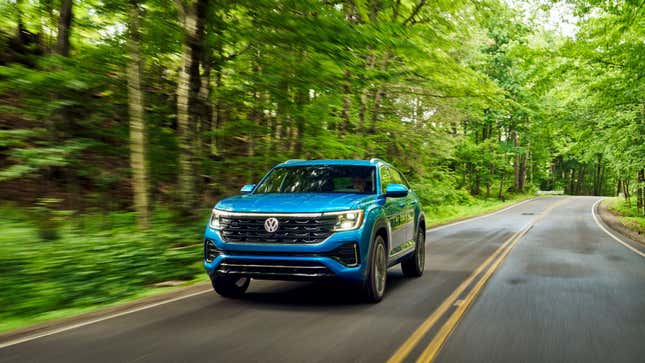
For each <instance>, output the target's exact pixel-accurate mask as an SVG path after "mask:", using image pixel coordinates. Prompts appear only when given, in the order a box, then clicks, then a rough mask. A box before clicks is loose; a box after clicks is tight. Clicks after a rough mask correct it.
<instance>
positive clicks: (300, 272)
mask: <svg viewBox="0 0 645 363" xmlns="http://www.w3.org/2000/svg"><path fill="white" fill-rule="evenodd" d="M217 273H218V274H220V275H240V276H248V277H254V278H258V279H281V280H282V279H285V280H290V279H293V280H301V279H302V280H308V279H316V278H326V277H333V276H334V273H333V272H332V271H331V270H329V268H327V266H325V265H324V264H322V263H319V262H315V261H288V260H252V259H227V260H225V261H223V262H222V263H220V264H219V266H218V268H217Z"/></svg>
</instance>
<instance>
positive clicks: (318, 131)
mask: <svg viewBox="0 0 645 363" xmlns="http://www.w3.org/2000/svg"><path fill="white" fill-rule="evenodd" d="M509 3H510V4H511V5H509ZM509 3H507V2H503V1H496V0H485V1H476V2H471V1H423V0H421V1H413V0H370V1H358V0H346V1H332V2H323V1H318V0H293V1H288V0H287V1H276V0H257V1H228V0H210V1H209V0H175V1H169V0H140V1H135V0H122V1H110V2H101V1H93V0H88V1H71V0H70V1H67V0H58V1H56V0H53V1H52V0H42V1H3V2H2V3H0V11H1V12H2V14H3V17H2V21H1V22H0V34H1V35H2V36H1V39H0V94H1V95H2V96H1V98H0V110H1V117H0V193H1V195H2V200H3V201H12V202H14V203H17V204H18V205H22V206H35V205H39V203H40V204H42V203H43V200H48V201H49V202H48V203H45V204H47V206H48V208H53V209H61V210H72V211H75V212H76V213H82V212H84V211H88V210H92V209H100V210H103V211H106V210H107V211H119V210H134V211H136V214H137V215H138V224H139V225H140V226H141V227H143V228H146V227H147V226H149V225H150V218H151V217H150V215H151V214H150V213H151V211H152V210H154V209H155V208H159V207H168V208H171V209H175V210H176V211H177V212H179V213H180V215H181V216H184V217H186V216H191V215H194V214H195V211H196V210H198V208H204V207H209V206H211V205H212V204H213V202H214V201H215V200H216V199H217V198H219V197H221V196H224V195H228V194H232V193H235V192H236V191H237V189H238V187H239V186H240V185H242V184H245V183H250V182H256V181H257V180H258V178H259V177H260V176H261V175H262V174H263V173H264V172H265V171H266V170H267V169H268V168H269V167H271V166H272V165H274V164H276V163H278V162H281V161H284V160H285V159H290V158H371V157H380V158H383V159H386V160H388V161H391V162H393V163H394V164H395V165H397V166H399V167H400V168H401V169H402V170H403V171H404V172H405V173H406V174H407V175H408V176H410V178H411V179H412V180H413V182H414V184H415V185H416V188H417V189H418V190H419V191H420V192H421V193H420V194H421V197H422V198H424V199H425V200H424V201H425V203H426V204H427V205H428V206H430V207H437V208H440V206H442V205H446V204H451V203H452V204H454V203H459V201H460V200H461V201H463V200H464V198H465V199H466V200H467V199H469V198H472V197H477V198H486V197H489V198H500V199H503V198H506V197H507V194H509V193H511V194H512V193H525V192H528V191H531V190H534V189H536V188H541V189H545V190H564V191H565V192H566V193H569V194H593V195H615V194H616V193H618V192H620V193H624V195H625V196H626V197H627V196H630V195H631V196H636V199H635V201H634V203H636V204H638V207H639V208H640V210H641V211H643V212H645V205H644V203H643V187H644V184H645V181H643V179H644V177H645V176H644V175H643V169H644V168H645V146H644V145H645V140H644V138H645V121H644V118H645V100H644V96H643V95H644V94H645V89H644V86H643V83H644V80H643V64H645V59H644V57H645V49H644V48H645V44H644V43H643V41H642V40H643V36H644V34H643V33H644V31H643V29H645V24H644V20H643V11H644V10H643V6H642V4H640V5H639V4H638V2H633V1H628V0H625V1H612V2H597V1H592V0H590V1H577V2H573V3H571V4H572V9H573V10H574V11H575V16H577V19H578V27H579V29H578V31H577V32H576V33H575V34H574V35H566V34H565V35H563V34H559V33H558V32H556V31H553V30H549V29H546V28H544V27H542V26H539V23H538V22H536V21H535V20H531V19H527V18H526V14H523V13H521V12H520V11H518V10H516V9H515V7H514V6H512V5H513V4H515V2H509ZM532 21H533V22H534V23H532ZM630 200H631V199H630Z"/></svg>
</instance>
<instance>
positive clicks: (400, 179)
mask: <svg viewBox="0 0 645 363" xmlns="http://www.w3.org/2000/svg"><path fill="white" fill-rule="evenodd" d="M390 172H391V173H392V180H394V182H395V183H397V184H403V185H405V186H406V187H408V189H410V185H409V184H408V181H407V180H405V177H404V176H403V174H401V172H400V171H398V170H395V169H391V170H390Z"/></svg>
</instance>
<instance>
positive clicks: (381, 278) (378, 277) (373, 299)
mask: <svg viewBox="0 0 645 363" xmlns="http://www.w3.org/2000/svg"><path fill="white" fill-rule="evenodd" d="M386 282H387V247H386V246H385V240H384V239H383V236H381V235H377V236H376V237H374V240H373V241H372V248H371V250H370V255H369V263H368V271H367V278H366V280H365V282H364V284H363V296H364V298H365V300H367V302H370V303H377V302H379V301H381V300H382V299H383V295H384V294H385V285H386Z"/></svg>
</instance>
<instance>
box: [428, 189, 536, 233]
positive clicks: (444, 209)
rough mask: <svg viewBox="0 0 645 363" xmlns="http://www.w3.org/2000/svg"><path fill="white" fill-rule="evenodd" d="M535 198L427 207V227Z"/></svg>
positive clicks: (521, 196) (523, 196)
mask: <svg viewBox="0 0 645 363" xmlns="http://www.w3.org/2000/svg"><path fill="white" fill-rule="evenodd" d="M534 196H535V195H533V194H515V195H511V196H508V198H507V199H506V200H504V201H501V200H499V199H497V198H472V200H470V201H467V202H466V203H463V204H455V205H440V206H438V207H432V206H425V207H424V211H425V214H426V227H427V228H432V227H435V226H439V225H442V224H447V223H451V222H456V221H459V220H462V219H468V218H471V217H475V216H478V215H482V214H486V213H491V212H494V211H496V210H499V209H502V208H504V207H507V206H509V205H511V204H514V203H517V202H520V201H522V200H526V199H529V198H533V197H534Z"/></svg>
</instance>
